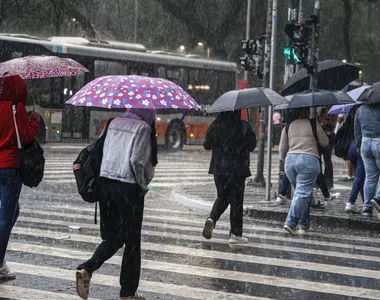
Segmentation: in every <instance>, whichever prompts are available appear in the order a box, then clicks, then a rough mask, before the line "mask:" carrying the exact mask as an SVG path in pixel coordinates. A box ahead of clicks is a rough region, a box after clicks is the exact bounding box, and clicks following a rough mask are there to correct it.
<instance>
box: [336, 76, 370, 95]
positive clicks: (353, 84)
mask: <svg viewBox="0 0 380 300" xmlns="http://www.w3.org/2000/svg"><path fill="white" fill-rule="evenodd" d="M364 85H368V83H366V82H364V81H363V80H360V79H356V80H354V81H352V82H350V83H349V84H347V85H346V86H345V87H344V88H343V89H342V91H343V92H345V93H347V92H349V91H351V90H355V89H357V88H359V87H361V86H364Z"/></svg>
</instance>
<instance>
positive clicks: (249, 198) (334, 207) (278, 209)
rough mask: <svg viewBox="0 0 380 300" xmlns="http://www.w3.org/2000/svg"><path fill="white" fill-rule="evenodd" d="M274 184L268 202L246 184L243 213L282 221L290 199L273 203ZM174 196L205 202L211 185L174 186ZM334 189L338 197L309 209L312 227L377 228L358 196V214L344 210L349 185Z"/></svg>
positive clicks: (212, 195) (378, 220)
mask: <svg viewBox="0 0 380 300" xmlns="http://www.w3.org/2000/svg"><path fill="white" fill-rule="evenodd" d="M277 190H278V185H277V184H274V185H273V187H272V190H271V191H272V197H271V200H270V201H267V200H265V188H261V187H255V186H252V185H249V184H248V185H247V186H246V191H245V198H244V212H245V214H246V215H247V216H249V217H251V218H254V219H270V220H274V221H279V222H284V221H285V219H286V216H287V214H288V211H289V206H290V201H289V203H288V204H287V205H281V206H279V205H277V204H276V201H275V200H276V195H277ZM174 192H175V193H176V194H177V195H178V196H182V197H186V198H187V199H188V202H189V201H190V199H191V200H193V202H194V203H198V204H200V203H203V204H205V205H206V204H207V205H209V207H210V208H211V205H212V203H213V202H214V201H215V199H216V191H215V186H214V185H200V186H192V187H183V188H178V189H176V190H175V191H174ZM334 192H339V193H340V194H341V196H340V198H339V199H337V200H334V201H330V202H325V203H326V206H325V209H314V208H312V209H311V224H312V226H326V225H327V226H328V227H332V228H334V227H342V228H346V229H365V230H377V231H379V230H380V216H379V215H378V214H377V213H376V212H374V216H373V217H372V218H370V217H364V216H363V215H362V213H361V211H362V199H361V197H360V196H359V198H358V200H357V210H358V211H359V213H357V214H352V213H346V212H345V211H344V208H345V205H346V202H347V199H348V197H349V194H350V186H349V184H348V185H341V184H337V185H336V188H335V190H334ZM314 197H315V198H316V199H320V200H323V197H322V195H321V193H320V192H319V191H315V192H314Z"/></svg>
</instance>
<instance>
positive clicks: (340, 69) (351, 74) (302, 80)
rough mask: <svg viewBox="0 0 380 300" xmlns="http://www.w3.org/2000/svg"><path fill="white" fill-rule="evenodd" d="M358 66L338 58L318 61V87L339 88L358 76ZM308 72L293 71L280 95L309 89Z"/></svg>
mask: <svg viewBox="0 0 380 300" xmlns="http://www.w3.org/2000/svg"><path fill="white" fill-rule="evenodd" d="M359 71H360V67H358V66H356V65H352V64H347V63H343V62H341V61H338V60H333V59H328V60H325V61H321V62H319V63H318V72H317V74H316V76H317V79H318V86H317V88H319V89H324V90H341V89H343V88H344V87H345V86H346V85H347V84H349V83H350V82H352V81H353V80H355V79H356V78H358V77H359ZM309 84H310V74H308V73H307V70H306V69H301V70H300V71H298V72H297V73H295V74H294V75H293V76H292V77H290V79H289V80H288V81H287V82H286V84H285V85H284V88H283V89H282V91H281V95H283V96H287V95H291V94H295V93H300V92H303V91H306V90H308V89H309Z"/></svg>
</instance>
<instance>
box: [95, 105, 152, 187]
mask: <svg viewBox="0 0 380 300" xmlns="http://www.w3.org/2000/svg"><path fill="white" fill-rule="evenodd" d="M153 119H154V118H153ZM150 136H151V127H150V125H149V124H148V123H147V122H145V121H144V120H143V119H142V118H141V117H139V116H138V115H137V114H136V113H135V112H133V113H132V112H126V113H125V114H124V115H122V116H121V117H118V118H116V119H114V120H112V122H111V123H110V125H109V127H108V132H107V137H106V139H105V141H104V148H103V160H102V165H101V168H100V176H101V177H105V178H109V179H113V180H117V181H121V182H126V183H136V184H138V185H139V186H140V187H141V189H142V190H143V191H147V189H148V184H149V183H150V181H151V180H152V178H153V175H154V167H153V166H152V162H151V152H152V151H151V147H152V146H151V138H150Z"/></svg>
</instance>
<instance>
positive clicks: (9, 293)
mask: <svg viewBox="0 0 380 300" xmlns="http://www.w3.org/2000/svg"><path fill="white" fill-rule="evenodd" d="M0 296H5V297H7V299H23V300H46V299H54V300H78V299H79V297H78V296H77V295H70V294H63V293H54V292H48V291H41V290H36V289H28V288H23V287H20V286H12V285H8V284H1V285H0ZM89 299H90V300H100V299H95V298H89Z"/></svg>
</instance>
